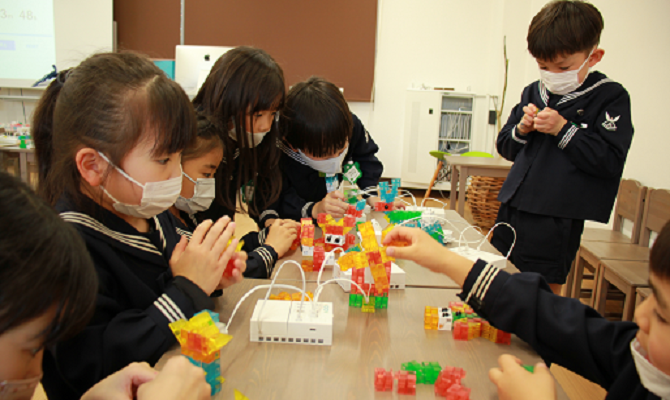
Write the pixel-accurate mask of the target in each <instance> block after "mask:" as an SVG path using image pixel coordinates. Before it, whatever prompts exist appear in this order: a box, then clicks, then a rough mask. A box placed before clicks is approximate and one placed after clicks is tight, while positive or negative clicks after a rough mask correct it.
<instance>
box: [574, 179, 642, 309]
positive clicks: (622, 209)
mask: <svg viewBox="0 0 670 400" xmlns="http://www.w3.org/2000/svg"><path fill="white" fill-rule="evenodd" d="M646 195H647V187H646V186H642V185H641V184H640V182H638V181H636V180H633V179H624V180H622V181H621V184H620V185H619V193H618V194H617V201H616V206H615V207H614V226H613V227H612V229H602V228H584V232H583V233H582V240H581V241H582V244H584V242H605V243H632V244H636V243H638V242H639V241H640V227H641V225H642V212H643V210H644V200H645V197H646ZM624 219H627V220H630V221H632V222H633V231H632V234H631V236H630V237H629V236H626V235H625V234H624V233H623V221H624ZM580 251H581V249H580ZM579 259H580V252H578V253H577V255H576V257H575V261H573V263H572V268H571V269H570V273H569V274H568V278H567V281H566V285H565V289H564V291H563V293H564V294H565V295H568V296H572V297H575V298H579V296H580V295H581V290H582V281H583V280H584V267H585V265H584V263H583V262H579V263H578V262H577V261H579ZM586 268H587V269H590V270H592V271H591V272H594V277H593V279H594V282H595V279H596V276H595V267H593V266H592V265H586Z"/></svg>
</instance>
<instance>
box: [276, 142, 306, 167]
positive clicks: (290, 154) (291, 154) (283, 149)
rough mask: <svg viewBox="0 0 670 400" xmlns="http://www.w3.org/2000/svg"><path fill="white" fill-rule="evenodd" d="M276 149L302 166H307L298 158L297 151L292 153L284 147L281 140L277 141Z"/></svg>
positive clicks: (291, 150) (288, 148)
mask: <svg viewBox="0 0 670 400" xmlns="http://www.w3.org/2000/svg"><path fill="white" fill-rule="evenodd" d="M277 147H279V150H281V151H283V152H284V154H286V155H287V156H289V157H291V158H292V159H294V160H295V161H297V162H299V163H300V164H302V165H307V163H306V162H304V161H303V160H302V158H301V157H300V154H299V153H298V152H297V151H294V150H293V149H291V148H290V147H288V146H287V145H285V144H284V143H283V142H282V140H281V139H277Z"/></svg>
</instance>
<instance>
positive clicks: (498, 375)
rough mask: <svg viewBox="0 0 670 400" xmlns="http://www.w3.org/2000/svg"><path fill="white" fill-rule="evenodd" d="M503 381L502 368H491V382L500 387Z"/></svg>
mask: <svg viewBox="0 0 670 400" xmlns="http://www.w3.org/2000/svg"><path fill="white" fill-rule="evenodd" d="M502 379H503V372H502V370H501V369H500V368H491V369H490V370H489V380H491V382H493V384H494V385H496V386H498V385H499V382H500V381H502Z"/></svg>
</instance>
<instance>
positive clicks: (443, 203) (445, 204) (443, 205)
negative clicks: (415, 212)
mask: <svg viewBox="0 0 670 400" xmlns="http://www.w3.org/2000/svg"><path fill="white" fill-rule="evenodd" d="M426 200H433V201H437V202H438V203H440V204H442V209H443V210H444V207H446V206H447V203H445V202H443V201H442V200H438V199H436V198H434V197H426V198H425V199H423V200H421V207H423V204H424V203H425V202H426Z"/></svg>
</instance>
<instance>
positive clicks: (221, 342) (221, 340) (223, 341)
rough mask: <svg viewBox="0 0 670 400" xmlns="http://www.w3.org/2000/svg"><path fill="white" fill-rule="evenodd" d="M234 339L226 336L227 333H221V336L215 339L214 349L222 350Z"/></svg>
mask: <svg viewBox="0 0 670 400" xmlns="http://www.w3.org/2000/svg"><path fill="white" fill-rule="evenodd" d="M232 339H233V337H232V336H231V335H226V334H225V333H219V335H218V336H217V337H216V338H214V339H213V343H214V348H215V349H216V351H219V350H221V348H223V346H225V345H227V344H228V342H230V341H231V340H232Z"/></svg>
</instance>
